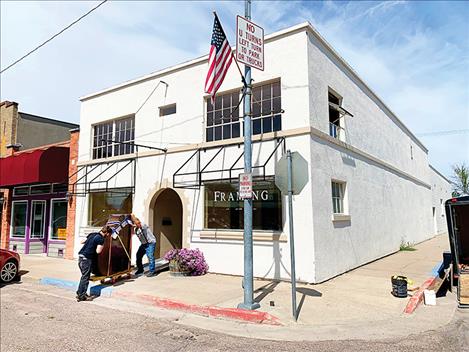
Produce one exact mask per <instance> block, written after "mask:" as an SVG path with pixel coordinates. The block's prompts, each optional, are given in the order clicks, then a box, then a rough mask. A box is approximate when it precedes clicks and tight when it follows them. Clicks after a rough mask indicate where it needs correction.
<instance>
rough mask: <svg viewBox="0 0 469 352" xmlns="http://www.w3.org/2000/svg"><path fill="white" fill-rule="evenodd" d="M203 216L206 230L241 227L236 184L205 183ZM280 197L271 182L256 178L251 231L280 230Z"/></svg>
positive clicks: (242, 210) (242, 220)
mask: <svg viewBox="0 0 469 352" xmlns="http://www.w3.org/2000/svg"><path fill="white" fill-rule="evenodd" d="M204 188H205V190H204V192H205V203H204V217H205V228H207V229H235V230H239V229H242V228H243V224H244V202H243V200H242V199H239V193H238V185H237V184H231V183H228V182H225V183H206V184H205V187H204ZM282 224H283V223H282V197H281V193H280V191H279V189H278V188H277V187H276V186H275V184H274V182H273V181H257V182H255V183H254V187H253V218H252V225H253V229H254V230H271V231H280V230H282Z"/></svg>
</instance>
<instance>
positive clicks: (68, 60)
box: [0, 0, 469, 177]
mask: <svg viewBox="0 0 469 352" xmlns="http://www.w3.org/2000/svg"><path fill="white" fill-rule="evenodd" d="M97 4H98V2H97V1H5V0H2V1H1V4H0V10H1V15H0V30H1V33H0V34H1V35H0V45H1V55H0V66H1V68H2V69H3V68H4V67H6V66H7V65H9V64H10V63H11V62H13V61H14V60H16V59H18V58H19V57H21V56H22V55H24V54H25V53H26V52H28V51H29V50H31V49H33V48H34V47H36V46H37V45H39V44H40V43H42V42H43V41H45V40H46V39H48V38H49V37H50V36H52V35H53V34H55V33H56V32H58V31H59V30H61V29H62V28H63V27H65V26H67V25H68V24H69V23H71V22H72V21H74V20H75V19H76V18H78V17H79V16H81V15H82V14H84V13H85V12H87V11H88V10H90V9H91V8H92V7H94V6H96V5H97ZM214 10H216V11H217V13H218V15H219V17H220V20H221V22H222V24H223V26H224V29H225V32H226V33H227V36H228V38H229V39H230V42H231V43H232V44H234V43H235V41H234V39H233V38H234V34H235V33H234V31H235V27H236V23H235V16H236V15H238V14H239V15H243V14H244V1H217V2H214V1H205V2H198V1H190V2H184V1H178V2H170V1H117V0H115V1H109V2H107V3H106V4H104V5H103V6H101V7H100V8H99V9H98V10H96V11H95V12H93V13H92V14H90V15H89V16H87V17H86V18H85V19H83V20H82V21H80V22H79V23H78V24H77V25H75V26H73V27H72V28H71V29H69V30H67V31H66V32H64V33H63V34H62V35H60V36H59V37H57V38H55V39H54V40H53V41H51V42H50V43H48V44H47V45H46V46H44V47H43V48H41V49H39V50H38V51H37V52H35V53H34V54H32V55H31V56H29V57H27V58H26V59H25V60H23V61H22V62H20V63H19V64H17V65H15V66H14V67H12V68H11V69H9V70H7V71H6V72H4V73H3V74H2V75H1V76H0V80H1V82H0V98H1V100H2V101H3V100H12V101H16V102H18V103H19V109H20V111H23V112H28V113H32V114H36V115H40V116H45V117H49V118H54V119H59V120H64V121H70V122H75V123H79V118H80V117H79V116H80V103H79V97H81V96H84V95H87V94H90V93H93V92H96V91H99V90H102V89H104V88H107V87H110V86H113V85H116V84H119V83H122V82H124V81H127V80H131V79H135V78H137V77H140V76H143V75H147V74H149V73H151V72H155V71H158V70H160V69H162V68H165V67H168V66H172V65H174V64H177V63H180V62H183V61H187V60H190V59H192V58H195V57H198V56H202V55H205V54H207V53H208V49H209V43H210V37H211V31H212V24H213V15H212V11H214ZM468 17H469V2H467V1H446V2H438V1H429V2H425V1H383V2H379V1H351V2H346V1H325V2H322V1H255V0H254V1H253V4H252V19H253V21H254V22H255V23H257V24H258V25H260V26H262V27H264V31H265V33H266V34H268V33H272V32H274V31H277V30H280V29H283V28H287V27H289V26H293V25H295V24H298V23H302V22H305V21H309V22H310V23H311V24H312V25H313V26H314V27H315V28H316V29H317V30H318V31H319V32H320V33H321V35H322V36H323V37H324V38H325V39H326V40H327V41H328V42H329V43H330V44H331V45H332V47H334V49H335V50H336V51H337V52H338V53H339V54H340V55H341V56H342V57H343V58H344V59H345V60H346V61H347V62H348V63H349V64H350V65H351V66H352V67H353V68H354V70H355V71H356V72H357V73H358V74H359V76H360V77H361V78H362V79H363V80H364V81H365V82H366V83H367V84H368V85H369V86H370V88H371V89H372V90H373V91H374V92H375V93H376V94H377V95H378V96H379V97H380V98H381V99H382V100H383V101H384V102H385V103H386V104H387V105H388V106H389V107H390V108H391V110H392V111H393V112H394V113H395V114H396V115H397V116H398V117H399V119H400V120H401V121H403V122H404V124H405V125H406V126H407V127H409V128H410V130H411V131H412V132H413V133H414V134H416V135H417V136H418V137H419V139H420V140H421V141H422V143H423V144H424V145H425V146H426V147H427V148H428V149H429V160H430V163H431V164H432V165H433V166H434V167H435V168H436V169H438V170H439V171H440V172H442V173H443V174H444V175H445V176H447V177H448V176H450V175H451V174H452V171H451V166H452V165H454V164H455V163H461V162H466V164H469V132H468V130H469V21H468V20H467V18H468ZM453 130H458V131H460V132H459V133H453V134H442V135H428V133H431V132H439V131H453Z"/></svg>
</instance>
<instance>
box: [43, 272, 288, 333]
mask: <svg viewBox="0 0 469 352" xmlns="http://www.w3.org/2000/svg"><path fill="white" fill-rule="evenodd" d="M39 283H40V284H41V285H50V286H55V287H59V288H63V289H66V290H69V291H76V290H77V288H78V282H76V281H69V280H63V279H56V278H53V277H43V278H42V279H40V280H39ZM88 292H89V294H91V295H96V296H100V297H113V298H121V299H124V300H127V301H132V302H136V303H143V304H149V305H152V306H155V307H158V308H163V309H169V310H178V311H182V312H186V313H192V314H197V315H202V316H205V317H209V318H222V319H231V320H238V321H243V322H248V323H255V324H267V325H283V324H282V323H281V322H280V319H278V318H277V317H275V316H273V315H271V314H269V313H266V312H261V311H255V310H244V309H239V308H223V307H216V306H199V305H196V304H188V303H184V302H180V301H175V300H172V299H167V298H159V297H156V296H152V295H147V294H135V293H132V292H125V291H123V292H121V291H117V290H113V288H112V287H109V286H105V285H94V286H90V287H89V288H88Z"/></svg>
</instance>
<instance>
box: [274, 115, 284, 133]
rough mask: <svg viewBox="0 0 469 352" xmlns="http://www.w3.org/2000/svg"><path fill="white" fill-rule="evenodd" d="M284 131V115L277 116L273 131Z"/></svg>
mask: <svg viewBox="0 0 469 352" xmlns="http://www.w3.org/2000/svg"><path fill="white" fill-rule="evenodd" d="M281 129H282V115H275V116H274V121H273V131H280V130H281Z"/></svg>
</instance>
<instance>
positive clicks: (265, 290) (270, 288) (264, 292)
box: [254, 280, 280, 303]
mask: <svg viewBox="0 0 469 352" xmlns="http://www.w3.org/2000/svg"><path fill="white" fill-rule="evenodd" d="M279 283H280V281H277V280H276V281H272V282H270V283H268V284H266V285H264V286H262V287H259V288H258V289H257V290H255V291H254V293H258V292H261V294H260V295H258V296H257V297H255V298H254V302H257V303H260V302H261V301H262V300H263V299H264V298H265V297H266V296H268V295H269V294H270V293H272V292H274V290H275V288H276V287H277V286H278V284H279Z"/></svg>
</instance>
